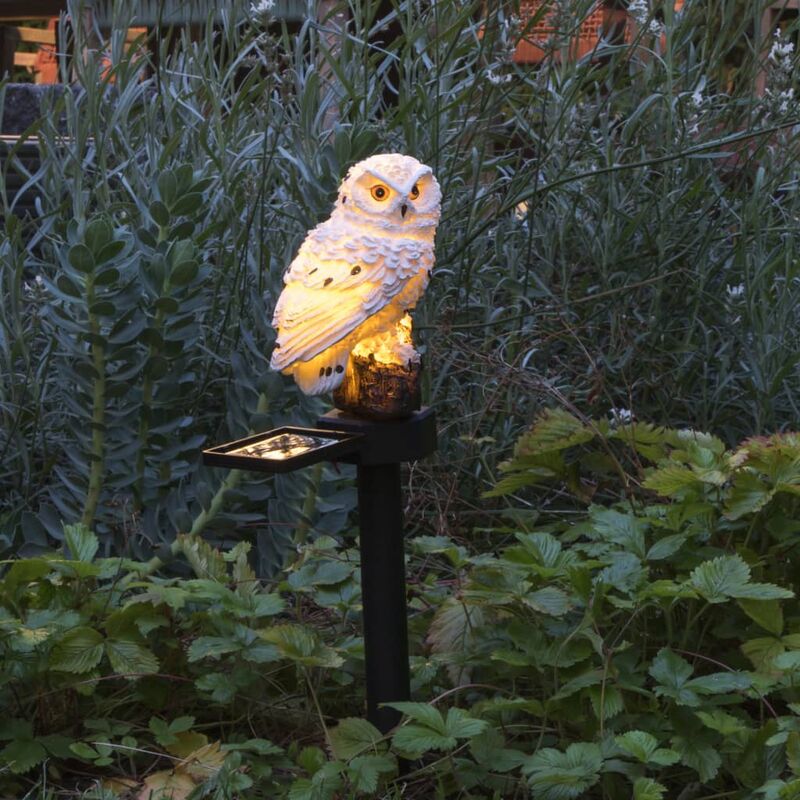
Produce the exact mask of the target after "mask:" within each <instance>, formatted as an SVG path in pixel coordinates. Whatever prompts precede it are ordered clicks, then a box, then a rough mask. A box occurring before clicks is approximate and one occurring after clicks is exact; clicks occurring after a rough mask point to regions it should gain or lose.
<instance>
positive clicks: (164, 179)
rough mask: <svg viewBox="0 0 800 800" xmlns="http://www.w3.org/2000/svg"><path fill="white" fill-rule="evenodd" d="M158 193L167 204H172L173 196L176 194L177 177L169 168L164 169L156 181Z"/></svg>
mask: <svg viewBox="0 0 800 800" xmlns="http://www.w3.org/2000/svg"><path fill="white" fill-rule="evenodd" d="M156 185H157V186H158V194H159V196H160V197H161V200H162V201H163V202H164V203H165V204H166V205H168V206H170V205H172V203H173V201H174V200H175V196H176V195H177V194H178V179H177V178H176V177H175V173H174V172H173V171H172V170H171V169H167V170H164V171H163V172H162V173H161V174H160V175H159V176H158V180H157V181H156Z"/></svg>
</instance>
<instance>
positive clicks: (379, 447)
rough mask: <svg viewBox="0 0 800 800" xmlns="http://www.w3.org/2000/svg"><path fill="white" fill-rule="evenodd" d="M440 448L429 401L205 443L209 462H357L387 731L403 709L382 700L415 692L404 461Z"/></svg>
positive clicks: (367, 587)
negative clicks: (392, 412)
mask: <svg viewBox="0 0 800 800" xmlns="http://www.w3.org/2000/svg"><path fill="white" fill-rule="evenodd" d="M435 450H436V418H435V415H434V413H433V410H432V409H430V408H423V409H422V410H421V411H415V412H413V413H412V414H410V415H409V416H407V417H405V418H402V419H394V420H380V421H378V420H369V419H364V418H362V417H358V416H355V415H353V414H350V413H349V412H346V411H341V410H339V409H333V410H332V411H329V412H328V413H327V414H325V415H324V416H322V417H320V418H319V419H318V420H317V427H316V428H299V427H284V428H277V429H275V430H272V431H269V432H267V433H261V434H257V435H255V436H249V437H248V438H246V439H240V440H238V441H235V442H229V443H228V444H224V445H220V446H218V447H214V448H212V449H210V450H205V451H203V461H204V463H206V464H208V465H209V466H218V467H227V468H233V469H245V470H254V471H260V472H289V471H292V470H295V469H299V468H301V467H305V466H309V465H310V464H314V463H318V462H320V461H344V462H348V463H351V464H355V465H356V468H357V476H358V479H357V483H358V515H359V528H360V546H361V597H362V607H363V620H364V658H365V665H366V685H367V718H368V719H369V721H370V722H371V723H372V724H373V725H375V727H376V728H378V730H380V731H381V733H386V732H387V731H389V730H391V729H392V728H393V727H394V726H395V725H397V723H398V722H399V721H400V717H401V716H402V715H401V714H400V712H399V711H396V710H395V709H392V708H388V707H382V704H384V703H391V702H396V701H400V700H408V699H409V698H410V696H411V687H410V678H409V666H408V609H407V606H406V580H405V553H404V547H403V496H402V487H401V478H400V465H401V464H402V463H404V462H407V461H416V460H418V459H420V458H424V457H425V456H427V455H430V454H431V453H433V452H434V451H435Z"/></svg>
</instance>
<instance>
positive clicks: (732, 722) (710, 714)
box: [695, 708, 747, 736]
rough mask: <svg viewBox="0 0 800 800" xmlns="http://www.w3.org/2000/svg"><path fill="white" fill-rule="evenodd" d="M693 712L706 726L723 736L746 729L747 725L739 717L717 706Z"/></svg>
mask: <svg viewBox="0 0 800 800" xmlns="http://www.w3.org/2000/svg"><path fill="white" fill-rule="evenodd" d="M695 713H696V714H697V716H698V717H699V718H700V720H701V721H702V722H703V724H704V725H705V726H706V727H707V728H710V729H711V730H714V731H717V732H718V733H721V734H722V735H723V736H732V735H733V734H735V733H742V732H743V731H746V730H747V726H746V725H745V724H744V723H743V722H742V721H741V720H740V719H738V718H737V717H734V716H733V715H732V714H728V713H727V712H725V711H722V710H721V709H719V708H714V709H712V710H711V711H696V712H695Z"/></svg>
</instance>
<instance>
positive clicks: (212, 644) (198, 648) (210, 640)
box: [187, 636, 242, 663]
mask: <svg viewBox="0 0 800 800" xmlns="http://www.w3.org/2000/svg"><path fill="white" fill-rule="evenodd" d="M241 649H242V644H241V642H238V641H236V640H235V639H229V638H227V637H225V636H199V637H198V638H197V639H195V640H194V641H193V642H192V643H191V645H189V652H188V654H187V660H188V661H189V663H194V662H195V661H200V660H201V659H203V658H211V659H214V660H216V659H218V658H219V657H220V656H222V655H225V654H226V653H235V652H236V651H237V650H241Z"/></svg>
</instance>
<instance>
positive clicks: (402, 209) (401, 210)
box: [400, 203, 408, 218]
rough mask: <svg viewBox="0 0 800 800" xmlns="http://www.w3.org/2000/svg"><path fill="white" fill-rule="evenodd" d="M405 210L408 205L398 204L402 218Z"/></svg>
mask: <svg viewBox="0 0 800 800" xmlns="http://www.w3.org/2000/svg"><path fill="white" fill-rule="evenodd" d="M407 211H408V205H407V204H406V203H403V205H401V206H400V214H401V215H402V216H403V218H405V216H406V212H407Z"/></svg>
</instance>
